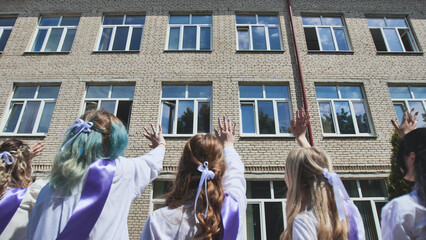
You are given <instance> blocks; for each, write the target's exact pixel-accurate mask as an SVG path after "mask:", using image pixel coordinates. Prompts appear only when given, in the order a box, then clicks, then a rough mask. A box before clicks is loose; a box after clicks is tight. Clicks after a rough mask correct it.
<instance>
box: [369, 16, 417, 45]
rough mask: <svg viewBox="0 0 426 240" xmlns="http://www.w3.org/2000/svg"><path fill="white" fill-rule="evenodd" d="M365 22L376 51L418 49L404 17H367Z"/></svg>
mask: <svg viewBox="0 0 426 240" xmlns="http://www.w3.org/2000/svg"><path fill="white" fill-rule="evenodd" d="M367 23H368V27H369V28H370V32H371V36H372V37H373V41H374V45H376V49H377V51H378V52H380V51H385V52H417V51H419V49H418V48H417V45H416V41H415V40H414V37H413V33H412V32H411V29H410V27H409V25H408V22H407V19H406V18H403V17H400V18H395V17H390V18H388V17H380V18H367Z"/></svg>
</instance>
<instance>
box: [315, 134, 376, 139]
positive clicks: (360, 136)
mask: <svg viewBox="0 0 426 240" xmlns="http://www.w3.org/2000/svg"><path fill="white" fill-rule="evenodd" d="M322 136H323V137H324V138H377V135H375V134H324V133H323V135H322Z"/></svg>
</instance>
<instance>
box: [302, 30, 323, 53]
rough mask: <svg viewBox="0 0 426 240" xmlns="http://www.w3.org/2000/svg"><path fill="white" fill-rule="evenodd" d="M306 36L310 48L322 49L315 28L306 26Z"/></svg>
mask: <svg viewBox="0 0 426 240" xmlns="http://www.w3.org/2000/svg"><path fill="white" fill-rule="evenodd" d="M305 38H306V45H308V50H320V47H319V44H318V37H317V33H316V31H315V28H305Z"/></svg>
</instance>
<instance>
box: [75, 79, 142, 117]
mask: <svg viewBox="0 0 426 240" xmlns="http://www.w3.org/2000/svg"><path fill="white" fill-rule="evenodd" d="M115 86H129V87H130V86H132V87H134V85H127V84H123V85H122V84H112V85H111V84H106V85H101V84H100V85H87V86H86V91H85V93H84V100H83V107H82V108H81V111H80V114H83V113H84V112H85V109H86V106H87V102H90V101H97V102H98V106H97V107H96V110H99V109H100V107H101V101H105V100H106V101H115V108H114V116H117V110H118V102H120V101H131V102H132V106H133V98H112V97H111V94H112V87H115ZM89 87H109V92H108V97H107V98H88V97H87V90H88V89H89ZM133 97H134V96H133ZM129 119H130V114H129Z"/></svg>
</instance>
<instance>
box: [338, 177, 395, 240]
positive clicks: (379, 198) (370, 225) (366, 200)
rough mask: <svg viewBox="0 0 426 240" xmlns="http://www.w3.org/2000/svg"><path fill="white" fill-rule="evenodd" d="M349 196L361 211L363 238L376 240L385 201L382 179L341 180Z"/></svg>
mask: <svg viewBox="0 0 426 240" xmlns="http://www.w3.org/2000/svg"><path fill="white" fill-rule="evenodd" d="M342 182H343V184H344V185H345V188H346V191H347V192H348V194H349V197H350V198H351V199H352V200H353V201H354V203H355V205H356V206H357V207H358V210H359V212H360V213H361V217H362V220H363V222H364V227H365V239H369V240H370V239H371V240H378V239H379V236H380V219H381V216H380V215H381V213H382V208H383V206H385V204H386V202H387V191H386V184H385V180H384V179H372V180H342Z"/></svg>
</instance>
